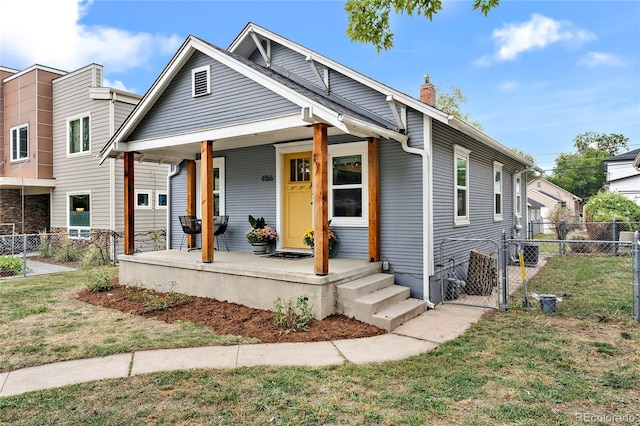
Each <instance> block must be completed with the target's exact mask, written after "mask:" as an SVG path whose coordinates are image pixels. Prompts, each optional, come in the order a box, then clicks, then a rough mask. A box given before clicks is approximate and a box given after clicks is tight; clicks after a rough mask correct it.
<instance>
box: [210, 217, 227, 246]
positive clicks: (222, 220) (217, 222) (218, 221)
mask: <svg viewBox="0 0 640 426" xmlns="http://www.w3.org/2000/svg"><path fill="white" fill-rule="evenodd" d="M228 223H229V216H228V215H225V216H214V217H213V226H214V231H213V235H215V237H217V238H215V242H216V250H217V249H218V247H217V245H218V240H219V239H222V241H223V242H224V246H225V247H226V249H227V251H229V245H228V244H227V237H226V236H225V235H224V233H225V232H226V230H227V224H228Z"/></svg>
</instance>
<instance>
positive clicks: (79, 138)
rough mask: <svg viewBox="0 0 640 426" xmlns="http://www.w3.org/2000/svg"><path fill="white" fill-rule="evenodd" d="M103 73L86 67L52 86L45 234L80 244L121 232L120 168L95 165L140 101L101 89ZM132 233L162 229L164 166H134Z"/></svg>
mask: <svg viewBox="0 0 640 426" xmlns="http://www.w3.org/2000/svg"><path fill="white" fill-rule="evenodd" d="M102 78H103V67H102V66H101V65H97V64H90V65H87V66H86V67H83V68H80V69H78V70H76V71H73V72H70V73H67V74H65V75H64V76H62V77H58V78H56V79H55V80H53V83H52V84H53V175H54V179H55V182H56V186H55V189H54V190H53V191H51V228H52V229H53V230H55V231H64V232H68V234H69V237H70V238H85V237H86V236H88V234H89V232H90V231H92V230H115V231H122V229H123V216H122V214H121V212H122V210H123V199H124V198H123V195H122V194H123V191H124V189H123V188H124V184H123V166H122V162H121V161H120V162H118V161H116V160H115V159H110V160H108V161H106V162H105V163H103V164H102V165H100V164H99V158H98V154H99V152H100V150H101V148H102V147H103V146H104V144H105V143H106V141H108V140H109V138H110V137H111V136H112V135H113V134H114V132H115V131H116V129H117V128H118V127H119V126H120V125H121V124H122V122H123V121H124V120H125V119H126V118H127V116H128V115H129V114H130V113H131V111H132V110H133V108H134V107H135V106H136V105H137V104H138V102H139V101H140V98H141V96H140V95H136V94H133V93H129V92H125V91H122V90H117V89H113V88H110V87H103V85H102ZM135 168H136V175H135V178H136V187H137V193H136V219H137V220H136V230H139V231H146V230H160V229H166V224H167V205H168V195H167V189H166V188H167V175H168V172H169V166H167V165H159V164H153V163H140V164H136V166H135Z"/></svg>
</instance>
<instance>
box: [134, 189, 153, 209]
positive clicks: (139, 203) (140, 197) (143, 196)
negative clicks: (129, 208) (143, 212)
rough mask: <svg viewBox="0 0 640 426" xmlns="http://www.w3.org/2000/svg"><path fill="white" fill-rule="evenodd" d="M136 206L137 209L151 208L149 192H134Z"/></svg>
mask: <svg viewBox="0 0 640 426" xmlns="http://www.w3.org/2000/svg"><path fill="white" fill-rule="evenodd" d="M136 208H138V209H150V208H151V193H150V192H146V191H137V192H136Z"/></svg>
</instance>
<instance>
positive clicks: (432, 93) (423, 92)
mask: <svg viewBox="0 0 640 426" xmlns="http://www.w3.org/2000/svg"><path fill="white" fill-rule="evenodd" d="M420 100H421V101H422V102H424V103H425V104H427V105H431V106H432V107H434V106H436V88H435V86H434V85H433V84H431V83H429V74H425V75H424V84H423V85H422V86H420Z"/></svg>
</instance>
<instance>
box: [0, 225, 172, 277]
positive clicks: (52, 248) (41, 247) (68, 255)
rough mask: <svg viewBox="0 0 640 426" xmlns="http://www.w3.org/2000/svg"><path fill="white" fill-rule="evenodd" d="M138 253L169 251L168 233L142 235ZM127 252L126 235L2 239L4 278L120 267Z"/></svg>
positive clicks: (0, 261)
mask: <svg viewBox="0 0 640 426" xmlns="http://www.w3.org/2000/svg"><path fill="white" fill-rule="evenodd" d="M134 242H135V248H136V252H143V251H155V250H163V249H165V248H166V231H165V230H164V229H160V230H147V231H138V232H136V233H135V236H134ZM122 252H123V234H122V233H121V232H114V231H91V232H87V233H86V234H83V238H70V237H69V235H68V234H67V233H44V232H42V233H38V234H10V235H0V278H6V277H13V276H24V277H26V276H31V275H41V274H52V273H57V272H68V271H73V270H76V269H78V268H91V267H94V266H100V265H106V264H113V265H115V264H116V263H117V259H118V255H119V254H121V253H122Z"/></svg>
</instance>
